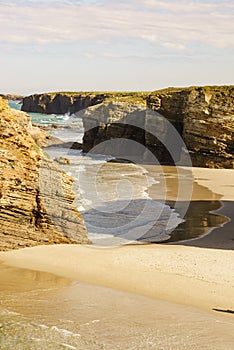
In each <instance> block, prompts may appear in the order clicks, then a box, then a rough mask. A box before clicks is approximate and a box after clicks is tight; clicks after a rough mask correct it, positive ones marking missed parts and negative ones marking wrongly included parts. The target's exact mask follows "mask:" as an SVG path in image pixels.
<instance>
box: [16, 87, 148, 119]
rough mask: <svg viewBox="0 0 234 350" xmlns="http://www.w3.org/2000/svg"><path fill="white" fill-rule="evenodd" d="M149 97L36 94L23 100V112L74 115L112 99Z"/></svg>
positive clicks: (103, 94) (134, 94) (141, 96)
mask: <svg viewBox="0 0 234 350" xmlns="http://www.w3.org/2000/svg"><path fill="white" fill-rule="evenodd" d="M147 95H148V94H147V93H141V92H139V93H138V92H137V93H135V92H133V93H131V92H126V93H124V92H116V93H113V92H110V93H109V92H57V93H56V92H54V93H46V94H34V95H30V96H27V97H24V98H23V105H22V111H25V112H35V113H45V114H53V113H55V114H65V113H70V114H72V113H76V112H78V111H80V110H82V109H84V108H87V107H90V106H94V105H97V104H99V103H102V102H103V101H105V100H107V99H110V98H120V99H127V98H128V97H130V98H131V97H132V96H136V98H138V99H146V97H147Z"/></svg>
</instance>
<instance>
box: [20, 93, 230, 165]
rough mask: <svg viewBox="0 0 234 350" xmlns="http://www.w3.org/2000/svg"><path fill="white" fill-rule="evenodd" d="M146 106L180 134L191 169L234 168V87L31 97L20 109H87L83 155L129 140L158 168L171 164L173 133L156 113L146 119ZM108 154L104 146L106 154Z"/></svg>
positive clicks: (83, 114)
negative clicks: (153, 157)
mask: <svg viewBox="0 0 234 350" xmlns="http://www.w3.org/2000/svg"><path fill="white" fill-rule="evenodd" d="M134 106H135V107H134ZM146 107H147V108H148V109H150V110H153V111H155V112H158V113H160V115H162V116H163V117H165V118H166V120H168V121H169V122H170V123H171V124H172V125H173V126H174V127H175V128H176V129H177V131H178V133H179V134H180V135H181V137H182V139H183V141H184V142H185V144H186V146H187V149H188V151H189V154H190V156H191V159H192V163H193V166H201V167H211V168H212V167H215V168H234V134H233V133H234V86H210V87H209V86H207V87H189V88H178V89H176V88H168V89H163V90H158V91H155V92H152V93H140V92H135V93H131V92H129V93H91V92H90V93H53V94H41V95H31V96H28V97H26V98H24V99H23V107H22V109H23V110H25V111H29V112H43V113H62V114H64V113H76V112H78V111H81V110H83V109H85V108H86V109H87V110H86V111H83V112H81V113H80V116H82V117H83V122H84V128H85V134H84V138H83V150H84V151H85V152H88V151H90V150H91V149H92V148H93V147H94V146H96V145H98V144H100V143H101V142H103V141H105V140H109V139H113V138H125V139H132V140H135V141H137V142H138V143H139V144H142V145H144V146H146V147H147V149H149V150H150V151H151V152H153V154H155V155H156V157H157V159H158V161H159V162H160V163H162V164H173V160H172V157H171V154H170V152H168V150H167V147H165V143H168V144H170V142H171V143H172V142H173V140H170V138H171V134H170V133H169V132H168V131H167V130H165V126H162V124H161V122H160V121H159V119H158V118H157V117H156V114H157V113H155V114H154V113H153V114H152V115H149V114H148V115H147V117H146V116H145V113H144V109H145V108H146ZM103 113H104V114H103ZM134 113H137V115H138V117H137V118H139V119H138V122H137V124H138V126H140V127H136V126H131V125H130V124H131V118H133V117H134ZM128 119H129V120H130V124H128ZM118 121H119V123H118ZM113 122H114V123H113ZM160 128H161V129H160ZM150 130H152V132H153V131H156V132H153V134H154V135H155V134H157V133H161V134H163V137H164V139H163V140H161V141H162V142H161V141H159V140H158V139H157V138H155V136H154V135H153V134H152V133H151V132H150ZM107 151H108V150H107V148H106V146H103V152H107ZM109 151H110V150H109ZM114 151H116V152H114ZM114 151H113V152H112V151H110V153H111V154H112V153H114V155H115V154H116V153H118V152H117V150H116V149H115V150H114ZM142 160H143V161H144V159H143V158H142ZM174 160H175V159H174ZM176 161H179V159H176Z"/></svg>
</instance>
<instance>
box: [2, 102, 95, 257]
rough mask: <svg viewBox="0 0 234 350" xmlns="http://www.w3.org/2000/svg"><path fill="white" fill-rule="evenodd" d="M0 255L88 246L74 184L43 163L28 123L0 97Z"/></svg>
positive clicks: (46, 162)
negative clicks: (20, 250) (31, 248)
mask: <svg viewBox="0 0 234 350" xmlns="http://www.w3.org/2000/svg"><path fill="white" fill-rule="evenodd" d="M0 113H1V116H0V135H1V138H0V183H1V187H0V233H1V240H0V250H10V249H17V248H22V247H29V246H35V245H39V244H55V243H89V240H88V237H87V231H86V228H85V226H84V221H83V218H82V217H81V216H80V214H79V212H78V211H77V209H76V207H75V206H74V205H73V204H72V203H73V200H74V193H73V192H72V190H71V186H72V183H73V180H72V179H71V178H70V177H69V176H68V175H66V174H65V173H64V172H62V171H61V170H60V168H59V167H58V165H56V164H55V163H54V162H52V161H50V160H48V159H46V158H45V156H44V154H43V151H42V150H41V148H40V147H39V146H38V145H37V144H36V143H35V141H34V139H33V137H32V136H31V132H32V131H33V128H32V127H31V124H30V118H29V117H28V116H27V115H26V114H25V113H23V112H19V111H13V110H10V109H9V108H8V106H7V104H6V102H5V101H3V100H2V99H1V98H0Z"/></svg>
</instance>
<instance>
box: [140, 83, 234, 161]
mask: <svg viewBox="0 0 234 350" xmlns="http://www.w3.org/2000/svg"><path fill="white" fill-rule="evenodd" d="M147 105H148V107H149V108H151V109H153V110H155V111H157V112H159V113H161V114H162V115H163V116H164V117H166V118H167V119H168V120H169V121H170V122H171V123H172V124H173V125H174V126H175V127H176V129H177V130H178V131H179V133H180V134H181V136H182V138H183V140H184V142H185V144H186V146H187V148H188V150H189V152H190V156H191V159H192V163H193V166H202V167H210V168H234V86H213V87H212V86H211V87H194V88H193V87H192V88H187V89H166V90H162V91H158V92H157V91H156V92H155V93H153V94H151V95H150V96H149V97H148V99H147Z"/></svg>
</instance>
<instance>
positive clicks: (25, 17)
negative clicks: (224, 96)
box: [0, 0, 234, 51]
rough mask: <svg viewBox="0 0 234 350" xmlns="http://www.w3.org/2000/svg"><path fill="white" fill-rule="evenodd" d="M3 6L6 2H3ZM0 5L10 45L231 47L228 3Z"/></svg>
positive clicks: (0, 22) (233, 17)
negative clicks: (122, 42)
mask: <svg viewBox="0 0 234 350" xmlns="http://www.w3.org/2000/svg"><path fill="white" fill-rule="evenodd" d="M4 3H5V4H4ZM4 3H3V2H2V1H1V2H0V33H1V34H0V41H2V42H11V43H34V44H35V43H36V44H39V45H40V44H47V43H53V42H54V43H63V42H82V41H86V42H91V43H94V42H95V43H97V42H99V41H105V42H113V40H115V39H116V38H120V39H123V38H124V39H126V38H130V39H132V38H134V39H140V40H144V41H147V42H150V43H152V44H154V43H159V44H161V43H163V44H162V45H163V46H164V47H166V48H170V49H175V50H177V51H178V50H179V51H183V50H186V47H187V46H188V45H189V44H191V43H193V42H198V43H202V44H205V45H211V46H213V47H216V48H225V47H234V14H233V11H231V10H233V9H234V4H233V1H228V0H227V1H220V3H217V2H206V1H203V2H198V1H195V0H194V1H186V2H185V1H184V0H182V1H177V0H167V1H158V0H138V1H137V0H136V1H133V0H130V1H125V2H123V3H122V2H117V3H115V2H111V1H109V2H106V3H105V6H101V5H98V4H96V5H95V4H91V5H90V4H85V2H83V3H82V2H81V3H78V2H76V3H75V2H70V4H66V3H61V2H60V4H59V5H57V7H55V6H54V5H53V4H51V3H49V2H48V3H47V4H45V3H43V2H40V1H38V2H36V4H32V2H29V1H22V2H21V4H20V6H16V5H15V4H16V3H17V2H16V1H15V2H9V3H8V4H7V5H6V2H4Z"/></svg>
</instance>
